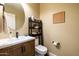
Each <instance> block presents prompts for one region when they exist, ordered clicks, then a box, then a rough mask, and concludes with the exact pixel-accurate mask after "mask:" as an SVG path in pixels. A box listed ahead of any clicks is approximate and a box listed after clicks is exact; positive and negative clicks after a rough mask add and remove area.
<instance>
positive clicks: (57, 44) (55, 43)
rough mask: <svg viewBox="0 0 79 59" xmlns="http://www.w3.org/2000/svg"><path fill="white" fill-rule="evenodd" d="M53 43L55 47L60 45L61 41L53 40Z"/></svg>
mask: <svg viewBox="0 0 79 59" xmlns="http://www.w3.org/2000/svg"><path fill="white" fill-rule="evenodd" d="M52 43H53V45H54V46H55V47H58V48H59V47H60V43H59V42H55V41H52Z"/></svg>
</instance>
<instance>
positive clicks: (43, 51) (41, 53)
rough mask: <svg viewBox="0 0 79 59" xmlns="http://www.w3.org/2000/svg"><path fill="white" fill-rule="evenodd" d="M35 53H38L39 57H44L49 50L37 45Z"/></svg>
mask: <svg viewBox="0 0 79 59" xmlns="http://www.w3.org/2000/svg"><path fill="white" fill-rule="evenodd" d="M35 51H36V52H37V53H38V55H40V56H44V55H45V54H46V53H47V48H46V47H45V46H42V45H37V46H35Z"/></svg>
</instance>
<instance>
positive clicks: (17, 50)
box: [0, 45, 22, 56]
mask: <svg viewBox="0 0 79 59" xmlns="http://www.w3.org/2000/svg"><path fill="white" fill-rule="evenodd" d="M20 55H22V52H21V46H20V45H14V46H10V47H7V48H3V49H0V56H20Z"/></svg>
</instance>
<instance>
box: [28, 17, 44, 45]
mask: <svg viewBox="0 0 79 59" xmlns="http://www.w3.org/2000/svg"><path fill="white" fill-rule="evenodd" d="M28 25H29V26H28V27H29V35H30V36H33V37H37V36H38V41H39V44H41V45H43V31H42V21H41V20H36V19H35V21H32V19H31V17H30V18H29V22H28ZM36 26H37V27H36ZM35 27H36V28H35ZM33 32H36V34H35V33H34V34H33Z"/></svg>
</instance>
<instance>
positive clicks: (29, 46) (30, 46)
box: [23, 40, 35, 56]
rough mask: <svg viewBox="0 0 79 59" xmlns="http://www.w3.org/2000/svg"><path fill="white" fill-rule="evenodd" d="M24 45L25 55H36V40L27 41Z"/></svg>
mask: <svg viewBox="0 0 79 59" xmlns="http://www.w3.org/2000/svg"><path fill="white" fill-rule="evenodd" d="M23 46H24V52H23V55H24V56H34V55H35V40H32V41H29V42H26V43H24V44H23Z"/></svg>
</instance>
